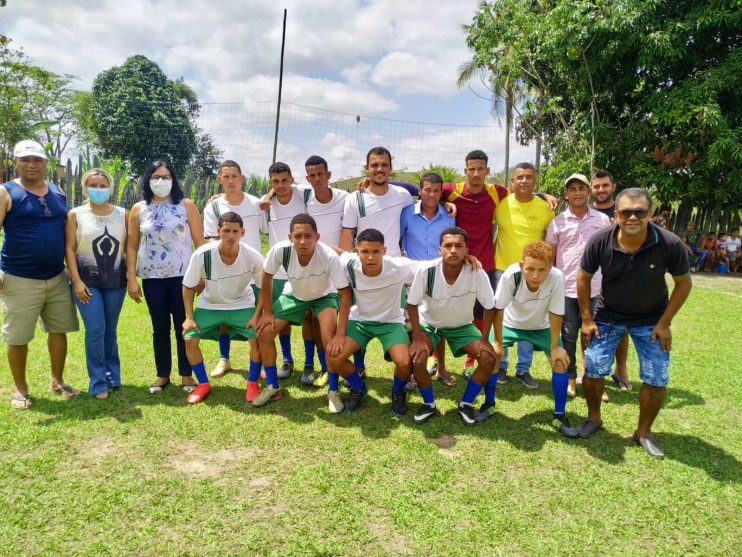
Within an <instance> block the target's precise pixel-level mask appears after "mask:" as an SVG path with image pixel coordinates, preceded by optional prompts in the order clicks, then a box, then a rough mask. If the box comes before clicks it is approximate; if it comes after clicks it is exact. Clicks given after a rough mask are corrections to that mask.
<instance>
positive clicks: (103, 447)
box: [76, 435, 123, 468]
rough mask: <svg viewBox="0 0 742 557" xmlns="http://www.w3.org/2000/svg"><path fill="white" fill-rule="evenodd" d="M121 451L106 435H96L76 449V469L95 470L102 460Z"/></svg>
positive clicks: (120, 447) (121, 448)
mask: <svg viewBox="0 0 742 557" xmlns="http://www.w3.org/2000/svg"><path fill="white" fill-rule="evenodd" d="M122 450H123V447H122V446H120V445H117V444H116V442H115V441H114V440H113V438H112V437H109V436H108V435H97V436H95V437H91V438H90V439H87V440H85V441H83V442H82V443H81V444H80V446H79V447H78V449H77V459H76V460H77V463H76V467H78V468H97V467H99V466H100V463H101V462H103V461H104V460H106V459H108V458H110V457H112V456H113V455H114V454H117V453H119V452H121V451H122Z"/></svg>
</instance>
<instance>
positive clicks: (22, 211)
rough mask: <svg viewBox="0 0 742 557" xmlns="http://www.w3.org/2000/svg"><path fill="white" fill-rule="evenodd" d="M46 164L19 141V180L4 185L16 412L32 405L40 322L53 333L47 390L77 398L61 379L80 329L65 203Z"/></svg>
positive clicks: (6, 304)
mask: <svg viewBox="0 0 742 557" xmlns="http://www.w3.org/2000/svg"><path fill="white" fill-rule="evenodd" d="M46 164H47V156H46V153H45V152H44V148H43V147H42V146H41V145H39V144H38V143H36V142H35V141H30V140H25V141H21V142H19V143H18V144H17V145H16V146H15V147H14V149H13V165H14V166H15V169H16V174H17V175H18V177H17V178H16V179H15V180H11V181H10V182H6V183H5V184H3V185H1V186H0V226H1V227H3V229H4V232H5V238H4V241H3V246H2V252H0V257H1V259H0V299H2V307H3V340H5V343H6V344H7V346H8V363H9V364H10V371H11V372H12V374H13V381H14V382H15V392H14V393H13V396H12V403H11V404H12V406H13V408H28V407H29V406H30V405H31V398H30V397H29V395H28V385H27V384H26V359H27V357H28V343H29V342H31V340H32V339H33V337H34V330H35V328H36V322H37V321H38V319H39V317H40V318H41V324H42V326H43V329H44V331H45V332H47V333H48V334H49V337H48V342H47V345H48V349H49V358H50V360H51V374H52V377H51V384H50V386H49V390H50V391H51V392H53V393H56V394H59V395H61V396H64V397H72V396H75V395H77V394H78V392H77V391H76V390H75V389H73V388H72V387H70V386H69V385H67V384H66V383H65V382H64V379H63V378H62V374H63V372H64V362H65V359H66V358H67V334H66V333H69V332H72V331H77V330H78V328H79V325H78V322H77V313H76V311H75V306H74V304H73V302H72V294H71V290H70V286H69V283H70V279H69V274H68V273H67V271H66V270H65V268H64V225H65V220H66V219H67V199H66V197H65V195H64V192H63V191H62V190H61V189H59V187H57V186H56V185H54V184H49V183H47V182H46V181H45V180H44V176H45V174H46Z"/></svg>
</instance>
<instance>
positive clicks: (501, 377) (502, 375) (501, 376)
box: [497, 369, 508, 385]
mask: <svg viewBox="0 0 742 557" xmlns="http://www.w3.org/2000/svg"><path fill="white" fill-rule="evenodd" d="M497 384H498V385H507V384H508V370H507V369H502V370H500V371H498V372H497Z"/></svg>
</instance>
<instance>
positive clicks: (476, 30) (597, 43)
mask: <svg viewBox="0 0 742 557" xmlns="http://www.w3.org/2000/svg"><path fill="white" fill-rule="evenodd" d="M741 23H742V7H740V4H739V2H735V1H734V0H713V1H710V2H709V1H707V0H706V1H705V0H678V1H675V2H660V1H650V2H645V1H639V0H614V1H612V2H606V1H601V0H569V1H564V2H549V1H546V0H534V1H531V2H521V1H519V0H496V1H495V2H492V3H489V4H485V5H483V6H482V7H481V8H480V9H479V10H478V12H477V13H476V15H475V17H474V22H473V24H472V25H471V26H470V28H469V33H468V36H467V44H468V45H469V46H470V48H472V50H473V51H474V60H475V61H476V63H477V64H478V65H479V66H485V67H488V66H492V67H494V68H496V72H497V79H504V77H505V76H510V77H513V78H518V79H520V80H522V81H523V82H524V83H525V84H526V86H527V87H528V88H529V89H532V90H536V91H539V92H540V93H541V95H540V96H539V95H537V96H536V97H535V98H531V99H528V100H527V101H526V102H525V104H524V107H523V111H522V113H521V115H520V118H519V119H518V122H517V136H518V137H519V139H520V140H521V141H528V140H530V139H534V138H536V137H538V136H539V135H543V138H544V152H545V156H546V157H547V160H549V162H550V166H549V168H548V169H547V171H546V172H545V176H543V177H542V181H545V182H546V183H547V185H549V184H551V185H552V186H554V185H557V184H559V183H560V182H561V181H562V180H563V179H564V176H566V175H568V174H570V173H571V172H574V171H577V170H582V171H590V170H592V169H594V168H595V167H608V168H610V169H611V171H612V172H613V173H614V175H615V176H616V177H617V178H618V181H619V185H623V186H628V185H640V186H645V187H649V188H654V191H655V193H656V195H657V197H659V199H660V200H662V201H667V200H678V199H680V200H687V201H689V202H692V203H698V204H700V205H705V204H707V203H727V202H731V201H737V202H738V200H739V199H740V197H742V170H740V169H742V130H741V128H740V122H741V121H742V87H741V86H742V51H741V50H740V46H741V45H742V32H740V29H742V25H741Z"/></svg>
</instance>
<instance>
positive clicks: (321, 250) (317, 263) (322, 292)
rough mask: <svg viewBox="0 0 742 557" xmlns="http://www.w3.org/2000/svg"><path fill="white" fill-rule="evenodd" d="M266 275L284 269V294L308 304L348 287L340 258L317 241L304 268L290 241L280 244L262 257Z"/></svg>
mask: <svg viewBox="0 0 742 557" xmlns="http://www.w3.org/2000/svg"><path fill="white" fill-rule="evenodd" d="M264 269H265V272H266V273H269V274H271V275H274V276H275V275H276V273H277V272H278V271H279V269H286V274H287V276H288V282H287V283H286V286H284V289H283V293H284V294H291V295H293V296H294V297H295V298H298V299H299V300H302V301H304V302H308V301H310V300H316V299H317V298H321V297H322V296H327V295H328V294H331V293H332V292H337V290H339V289H341V288H346V287H347V286H348V279H347V278H346V277H345V272H344V271H343V266H342V265H341V263H340V258H339V257H338V255H337V253H335V252H334V251H333V250H332V249H330V248H329V247H328V246H326V245H325V244H323V243H322V242H317V245H316V247H315V248H314V254H313V255H312V259H310V260H309V263H308V264H307V265H306V266H305V267H303V266H302V265H301V264H300V263H299V257H298V256H297V255H296V250H295V249H294V248H293V246H292V245H291V242H289V241H288V240H286V241H285V242H279V243H277V244H276V245H275V246H273V247H272V248H271V249H270V251H268V255H266V256H265V264H264Z"/></svg>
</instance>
